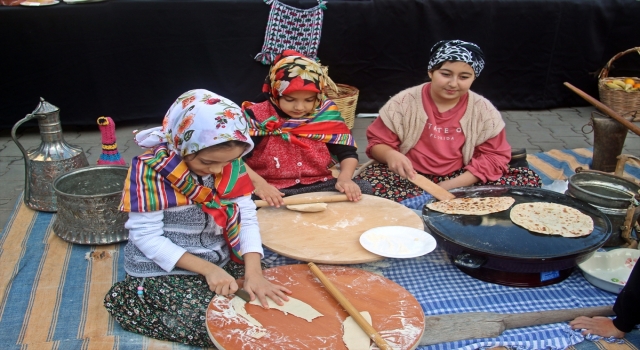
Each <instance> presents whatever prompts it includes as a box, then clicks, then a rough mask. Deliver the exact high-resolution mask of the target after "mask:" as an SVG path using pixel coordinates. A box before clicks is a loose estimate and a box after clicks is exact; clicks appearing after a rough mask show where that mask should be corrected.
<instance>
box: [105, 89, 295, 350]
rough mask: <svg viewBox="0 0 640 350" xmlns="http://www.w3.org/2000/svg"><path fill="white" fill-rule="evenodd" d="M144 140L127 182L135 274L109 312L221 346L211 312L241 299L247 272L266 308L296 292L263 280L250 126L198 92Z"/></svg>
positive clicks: (130, 263) (161, 332) (150, 331)
mask: <svg viewBox="0 0 640 350" xmlns="http://www.w3.org/2000/svg"><path fill="white" fill-rule="evenodd" d="M136 142H137V143H138V144H139V145H140V146H142V147H147V148H151V150H149V151H147V152H145V153H144V154H142V155H140V156H138V157H135V158H134V159H133V160H132V162H131V168H130V170H129V174H128V175H127V179H126V181H125V188H124V191H123V196H122V203H121V205H120V209H121V210H123V211H126V212H129V220H128V221H127V223H126V224H125V226H126V228H127V229H129V242H128V243H127V246H126V247H125V265H124V267H125V271H126V272H127V276H126V279H125V280H124V281H121V282H118V283H116V284H115V285H114V286H113V287H112V288H111V290H110V291H109V293H108V294H107V295H106V297H105V306H106V308H107V310H108V311H109V312H110V313H111V314H112V315H113V316H114V317H115V319H116V320H117V321H118V322H119V323H120V325H121V326H122V327H123V328H124V329H126V330H128V331H131V332H136V333H141V334H144V335H146V336H149V337H153V338H157V339H164V340H172V341H180V342H183V343H187V344H190V345H194V346H201V347H213V344H212V342H211V340H210V339H209V337H208V333H207V330H206V329H205V322H204V321H203V320H204V318H205V313H206V309H207V305H208V303H209V301H210V300H211V298H213V297H214V296H215V294H220V295H228V294H232V293H234V292H235V291H236V290H237V289H238V284H237V283H236V279H237V278H240V277H242V276H243V275H244V278H245V282H244V288H245V290H247V292H249V294H250V295H251V298H252V299H254V298H256V297H257V298H258V299H259V300H260V302H261V303H262V305H264V306H266V305H267V301H266V297H267V296H269V297H270V298H271V299H273V300H274V301H276V302H277V303H279V304H282V302H283V300H284V301H286V300H287V299H288V298H287V297H286V295H285V293H289V291H288V290H287V289H286V288H284V287H282V286H277V285H273V284H271V283H270V282H269V281H267V280H266V279H265V278H264V277H263V276H262V270H261V261H260V260H261V258H262V255H263V250H262V242H261V240H260V232H259V229H258V224H257V219H256V207H255V204H254V203H253V201H252V200H251V197H250V194H251V192H252V191H253V186H252V184H251V181H250V180H249V176H248V175H247V173H246V171H245V166H244V162H243V161H242V158H241V156H242V155H244V154H246V153H247V152H248V151H250V150H251V149H252V148H253V143H252V142H251V139H250V138H249V137H248V135H247V124H246V121H245V120H244V118H242V117H241V111H240V108H239V107H238V106H237V105H236V104H235V103H233V102H231V101H229V100H227V99H226V98H224V97H222V96H219V95H216V94H214V93H212V92H210V91H207V90H202V89H200V90H192V91H188V92H186V93H184V94H183V95H181V96H180V97H179V98H178V99H177V100H176V101H175V103H173V104H172V105H171V107H170V108H169V111H168V112H167V114H166V116H165V118H164V120H163V123H162V126H161V127H156V128H152V129H148V130H145V131H142V132H140V133H138V134H137V135H136ZM166 320H171V324H167V323H166V322H167V321H166Z"/></svg>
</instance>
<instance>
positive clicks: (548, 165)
mask: <svg viewBox="0 0 640 350" xmlns="http://www.w3.org/2000/svg"><path fill="white" fill-rule="evenodd" d="M591 152H592V151H591V150H590V149H574V150H562V151H559V150H553V151H549V152H545V153H536V154H530V155H528V157H527V160H528V161H529V164H530V166H531V167H532V168H534V169H535V170H536V171H537V172H538V173H539V174H540V175H541V176H542V179H543V183H544V184H545V185H548V184H550V183H552V182H553V180H556V179H566V178H568V177H569V176H570V175H571V174H573V171H574V169H575V168H576V167H578V166H582V167H584V168H588V165H589V163H590V161H591ZM625 171H626V175H627V176H632V177H635V178H640V165H638V164H632V163H630V164H628V165H627V167H626V168H625ZM54 218H55V214H52V213H43V212H37V211H33V210H31V209H29V208H27V207H26V206H25V205H24V204H23V203H22V199H19V200H18V201H17V205H16V207H15V210H14V212H13V214H12V216H11V218H10V219H9V221H8V223H7V225H6V226H5V228H4V229H3V231H2V233H0V349H62V350H67V349H123V350H129V349H131V350H139V349H142V350H145V349H149V350H155V349H176V350H182V349H194V348H192V347H188V346H184V345H181V344H177V343H172V342H164V341H158V340H154V339H150V338H147V337H144V336H139V335H136V334H133V333H129V332H126V331H124V330H122V328H120V326H119V325H118V324H117V323H115V322H114V321H113V319H112V318H111V317H110V316H109V314H108V313H107V312H106V310H105V308H104V306H103V303H102V300H103V298H104V295H105V294H106V293H107V291H108V290H109V288H110V287H111V285H112V284H113V283H114V282H115V281H118V280H121V279H123V278H124V269H123V254H122V252H123V247H124V243H121V244H113V245H106V246H87V245H79V244H71V243H67V242H65V241H63V240H62V239H60V238H59V237H58V236H57V235H56V234H55V233H54V232H53V231H52V229H51V226H52V224H53V221H54ZM628 339H630V341H627V342H625V343H624V344H609V343H606V342H604V341H600V342H589V341H584V342H582V343H580V344H578V345H576V346H574V347H572V349H576V350H591V349H616V350H627V349H636V350H637V349H638V348H640V345H638V344H640V331H638V330H636V331H634V332H632V333H630V334H629V337H628ZM634 344H635V345H634Z"/></svg>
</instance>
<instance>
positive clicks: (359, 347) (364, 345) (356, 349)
mask: <svg viewBox="0 0 640 350" xmlns="http://www.w3.org/2000/svg"><path fill="white" fill-rule="evenodd" d="M360 315H362V317H364V319H365V320H367V322H369V324H371V315H370V314H369V311H360ZM370 340H371V339H370V338H369V336H368V335H367V333H365V332H364V331H363V330H362V328H360V326H359V325H358V323H357V322H356V320H354V319H353V317H351V316H348V317H347V318H346V319H345V320H344V322H342V341H343V342H344V345H346V347H347V349H349V350H367V349H369V345H370V344H371V341H370Z"/></svg>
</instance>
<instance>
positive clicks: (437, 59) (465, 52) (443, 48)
mask: <svg viewBox="0 0 640 350" xmlns="http://www.w3.org/2000/svg"><path fill="white" fill-rule="evenodd" d="M445 61H462V62H466V63H467V64H469V65H470V66H471V68H472V69H473V72H474V73H475V74H476V78H477V77H478V76H480V72H481V71H482V69H483V68H484V53H483V52H482V50H481V49H480V47H479V46H478V45H476V44H474V43H470V42H467V41H462V40H441V41H439V42H438V43H436V44H435V45H433V47H432V48H431V57H430V58H429V67H428V69H429V70H431V69H432V68H433V67H435V66H437V65H438V64H440V63H442V62H445Z"/></svg>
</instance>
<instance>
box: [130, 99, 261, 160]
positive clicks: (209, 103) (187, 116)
mask: <svg viewBox="0 0 640 350" xmlns="http://www.w3.org/2000/svg"><path fill="white" fill-rule="evenodd" d="M248 130H249V129H248V126H247V122H246V120H245V118H243V117H242V112H241V110H240V107H238V105H237V104H235V103H234V102H232V101H231V100H229V99H227V98H224V97H222V96H220V95H218V94H215V93H213V92H211V91H208V90H204V89H197V90H191V91H187V92H185V93H184V94H182V95H180V97H178V99H177V100H176V101H175V102H174V103H173V104H172V105H171V107H169V110H168V111H167V114H166V115H165V117H164V120H163V121H162V126H158V127H155V128H151V129H147V130H143V131H140V132H139V133H137V134H136V136H135V141H136V143H137V144H138V145H139V146H140V147H145V148H152V147H155V146H157V145H159V144H161V143H167V148H168V149H169V151H172V152H176V153H178V154H179V155H180V156H181V157H183V158H184V156H185V155H187V154H191V153H196V152H198V151H200V150H201V149H203V148H207V147H210V146H213V145H217V144H220V143H223V142H227V141H234V140H235V141H242V142H245V143H247V144H248V145H249V146H248V147H247V148H246V150H245V152H244V153H243V155H245V154H247V153H248V152H249V151H251V149H253V142H252V141H251V138H250V137H249V136H248V135H249V133H248Z"/></svg>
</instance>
